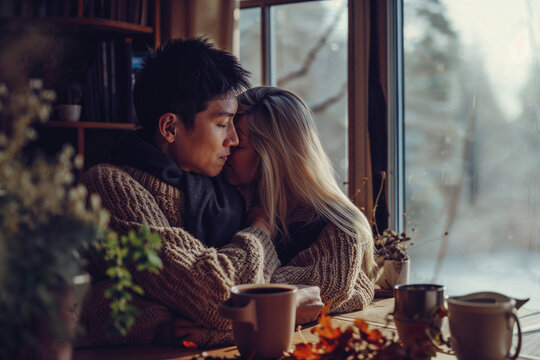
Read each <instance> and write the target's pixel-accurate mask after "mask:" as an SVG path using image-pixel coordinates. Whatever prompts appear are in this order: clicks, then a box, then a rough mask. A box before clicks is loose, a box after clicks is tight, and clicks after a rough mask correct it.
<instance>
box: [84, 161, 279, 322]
mask: <svg viewBox="0 0 540 360" xmlns="http://www.w3.org/2000/svg"><path fill="white" fill-rule="evenodd" d="M83 182H84V183H85V184H86V186H87V187H88V189H89V192H94V193H98V194H99V195H100V196H101V199H102V204H103V206H104V207H105V208H106V209H107V210H109V212H110V213H111V222H110V227H111V228H112V229H113V230H115V231H118V232H120V233H126V232H127V231H129V230H135V229H138V228H139V227H140V226H141V225H142V224H143V223H147V224H148V225H149V227H150V230H152V231H154V232H157V233H159V234H160V235H161V237H162V248H161V250H160V257H161V260H162V262H163V269H162V270H161V271H160V272H159V273H158V274H151V273H148V272H137V273H135V274H134V279H135V281H136V282H137V283H138V284H139V285H140V286H142V287H143V289H144V291H145V297H146V298H147V299H149V300H151V301H154V302H156V303H159V304H163V305H165V306H166V307H168V308H169V309H170V310H172V311H173V312H175V313H177V314H181V315H182V316H183V317H185V318H187V319H190V320H192V321H193V322H195V323H196V324H200V325H204V326H205V327H209V328H213V329H217V330H228V329H230V327H231V324H230V321H228V320H226V319H225V318H223V317H221V316H220V315H219V314H218V304H219V303H221V302H223V301H225V300H227V299H228V298H229V295H230V288H231V286H233V285H235V284H241V283H265V282H269V280H270V276H271V274H272V273H273V272H274V270H275V269H276V268H277V267H278V266H279V260H278V257H277V254H276V252H275V249H274V247H273V244H272V242H271V240H270V238H269V237H268V236H267V235H265V234H264V233H263V232H262V231H261V230H259V229H258V228H256V227H250V228H247V229H244V230H242V231H240V232H238V233H237V234H236V235H235V236H234V237H233V239H232V241H231V242H230V243H229V244H228V245H226V246H224V247H222V248H221V249H214V248H206V247H205V246H204V245H203V244H202V243H201V242H200V241H198V240H197V239H195V238H194V237H193V236H192V235H190V234H189V233H188V232H186V231H185V230H184V229H183V228H181V227H171V226H170V225H169V222H168V220H167V217H166V216H165V215H164V214H163V212H162V210H161V209H160V207H159V206H158V204H157V203H156V201H155V199H154V197H153V195H152V194H151V193H150V192H149V191H148V190H147V189H145V188H144V187H143V186H141V185H140V183H138V182H137V181H136V180H135V179H133V178H132V177H131V176H129V175H128V174H127V173H125V172H124V171H122V170H121V169H119V168H117V167H114V166H111V165H98V166H95V167H93V168H91V169H90V170H89V171H88V173H87V174H86V175H85V177H84V178H83ZM179 211H180V210H179Z"/></svg>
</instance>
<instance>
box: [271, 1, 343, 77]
mask: <svg viewBox="0 0 540 360" xmlns="http://www.w3.org/2000/svg"><path fill="white" fill-rule="evenodd" d="M344 10H345V5H344V6H342V7H341V9H340V10H339V11H338V12H337V14H336V16H335V18H334V20H332V22H331V23H330V26H328V29H326V31H324V32H323V35H322V36H321V38H320V39H319V41H318V42H317V44H316V45H315V47H313V48H312V49H311V50H310V51H309V53H308V54H307V55H306V58H305V59H304V63H303V64H302V67H301V68H300V69H298V70H296V71H292V72H290V73H288V74H286V75H284V76H282V77H281V78H279V79H278V81H277V84H278V86H279V87H283V86H284V85H285V84H287V83H288V82H290V81H292V80H294V79H296V78H299V77H302V76H304V75H305V74H307V72H308V71H309V69H310V67H311V65H313V62H314V61H315V58H316V57H317V54H318V53H319V51H320V50H321V49H322V47H323V46H324V45H325V44H326V42H327V41H328V38H329V37H330V35H331V34H332V32H333V31H334V29H335V27H336V26H337V24H338V23H339V19H340V18H341V15H342V13H343V11H344Z"/></svg>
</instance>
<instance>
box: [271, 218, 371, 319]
mask: <svg viewBox="0 0 540 360" xmlns="http://www.w3.org/2000/svg"><path fill="white" fill-rule="evenodd" d="M362 258H363V249H362V247H361V245H360V244H359V242H358V240H357V239H355V238H353V237H351V236H349V235H347V234H346V233H345V232H343V231H342V230H340V229H338V228H337V227H336V226H335V225H333V224H329V225H327V226H326V227H325V228H324V229H323V230H322V231H321V233H320V234H319V236H318V237H317V239H316V240H315V241H314V242H313V243H312V244H311V246H310V247H308V248H307V249H305V250H303V251H301V252H300V253H298V255H296V256H295V257H294V258H292V259H291V261H289V263H288V264H287V265H286V266H282V267H280V268H278V269H277V270H276V271H275V272H274V274H273V275H272V282H276V283H288V284H293V285H303V284H305V285H316V286H318V287H320V289H321V299H322V301H323V303H325V304H330V308H329V311H330V312H331V313H340V312H350V311H356V310H361V309H363V308H364V307H365V306H367V305H369V304H370V303H371V301H372V300H373V296H374V285H373V281H371V280H370V279H369V278H368V276H367V275H366V274H365V273H364V272H363V271H362V269H361V265H362Z"/></svg>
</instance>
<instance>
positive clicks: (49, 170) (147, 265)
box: [0, 81, 161, 359]
mask: <svg viewBox="0 0 540 360" xmlns="http://www.w3.org/2000/svg"><path fill="white" fill-rule="evenodd" d="M31 84H32V86H30V87H29V88H26V89H23V90H20V91H18V92H17V93H13V94H10V93H9V91H8V89H7V87H6V86H5V85H0V327H1V328H2V329H3V331H1V332H0V358H2V359H60V358H61V359H70V358H71V352H72V346H71V341H72V340H73V338H74V336H75V328H76V320H77V319H76V312H75V303H76V302H77V299H76V297H75V292H74V283H73V279H74V278H76V276H77V275H79V274H81V273H84V266H85V265H86V260H85V257H84V256H82V254H87V255H89V256H92V257H94V258H98V259H99V260H101V261H102V262H103V263H104V264H105V265H106V267H107V275H108V276H109V278H110V279H111V280H112V286H111V288H110V289H109V291H108V292H107V296H109V297H111V298H112V304H111V308H112V307H113V306H114V307H115V309H116V310H115V311H113V321H112V328H113V329H115V330H116V331H117V332H119V333H125V332H126V331H127V328H129V326H130V325H131V324H132V323H133V320H134V316H135V315H136V311H135V310H134V309H133V308H132V307H130V306H129V300H130V299H131V292H136V293H142V289H141V288H140V287H138V286H137V285H136V284H134V283H133V281H132V280H131V273H130V272H129V270H128V267H127V265H128V264H133V263H134V265H135V268H136V269H139V270H150V271H157V270H158V269H159V268H160V266H161V261H160V260H159V257H158V256H157V252H156V251H157V249H158V248H159V245H160V239H159V237H157V236H156V235H155V234H151V233H150V232H149V231H148V229H147V228H143V229H141V230H140V231H139V232H138V233H130V234H128V235H124V236H118V235H117V234H115V233H113V232H111V231H109V230H108V229H107V225H108V213H107V212H106V211H105V210H104V209H102V208H101V204H100V199H99V197H97V196H96V195H91V196H88V194H87V191H86V188H85V187H84V186H83V185H80V184H76V182H75V178H74V175H73V171H74V167H80V166H82V159H81V158H80V157H78V156H74V151H73V149H72V148H71V147H65V148H64V149H63V150H62V152H61V153H60V154H59V156H58V158H57V159H56V160H54V161H51V160H50V159H47V158H45V157H44V156H39V155H38V156H25V151H24V148H25V145H26V144H27V143H28V142H29V141H31V140H33V139H34V138H35V137H36V132H35V130H34V129H33V128H32V127H31V124H32V123H33V122H34V121H46V120H47V119H48V117H49V115H50V109H51V106H50V105H51V103H52V102H53V101H54V100H55V94H54V93H53V92H50V91H47V90H43V89H41V86H40V84H41V83H40V82H39V81H34V82H33V83H31ZM79 279H80V277H79ZM78 301H79V302H80V299H79V300H78Z"/></svg>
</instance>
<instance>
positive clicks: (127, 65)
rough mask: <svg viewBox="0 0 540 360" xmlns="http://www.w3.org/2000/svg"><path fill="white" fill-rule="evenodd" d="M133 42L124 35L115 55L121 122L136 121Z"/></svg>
mask: <svg viewBox="0 0 540 360" xmlns="http://www.w3.org/2000/svg"><path fill="white" fill-rule="evenodd" d="M132 57H133V44H132V39H131V38H129V37H126V38H124V39H123V41H122V42H121V43H120V44H119V46H118V52H117V56H116V64H117V67H116V70H117V71H116V74H117V80H118V89H117V91H118V104H119V106H118V107H119V109H118V112H119V119H121V120H120V121H121V122H136V120H134V119H135V114H134V113H135V111H134V108H133V98H132V91H133V77H132V76H133V67H132Z"/></svg>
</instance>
